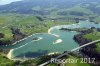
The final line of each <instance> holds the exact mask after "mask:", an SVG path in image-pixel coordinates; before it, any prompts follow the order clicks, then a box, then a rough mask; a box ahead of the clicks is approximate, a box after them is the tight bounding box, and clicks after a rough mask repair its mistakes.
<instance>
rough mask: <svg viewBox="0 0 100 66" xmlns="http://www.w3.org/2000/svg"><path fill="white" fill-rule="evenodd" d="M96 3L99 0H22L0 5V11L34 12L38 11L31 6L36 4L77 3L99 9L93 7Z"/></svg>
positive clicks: (59, 5)
mask: <svg viewBox="0 0 100 66" xmlns="http://www.w3.org/2000/svg"><path fill="white" fill-rule="evenodd" d="M93 2H94V3H93ZM98 3H100V0H61V1H60V0H59V1H58V0H52V1H51V0H23V1H18V2H12V3H10V4H7V5H2V6H0V13H21V14H35V13H38V11H36V10H34V9H32V8H33V7H36V6H39V7H41V9H44V8H49V7H55V6H56V8H70V7H73V6H75V5H78V4H80V6H86V5H90V6H88V7H86V8H89V9H91V10H94V9H98V10H99V11H100V9H99V8H95V7H96V6H95V5H96V4H98Z"/></svg>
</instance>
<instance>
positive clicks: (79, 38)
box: [73, 28, 100, 66]
mask: <svg viewBox="0 0 100 66" xmlns="http://www.w3.org/2000/svg"><path fill="white" fill-rule="evenodd" d="M92 29H93V28H92ZM92 29H91V30H90V31H88V30H87V31H86V32H85V31H82V33H81V34H78V35H75V36H74V38H73V39H74V40H75V41H76V42H78V44H79V45H84V44H86V43H89V42H92V40H89V39H87V38H84V37H83V35H84V34H87V33H90V32H91V31H92ZM97 30H98V31H100V28H97ZM96 47H97V46H96V43H94V44H92V45H89V46H86V47H84V48H82V49H80V52H81V53H82V54H84V55H85V56H86V57H90V58H95V64H92V65H96V66H99V65H100V63H97V62H98V61H100V53H99V52H98V51H97V50H96Z"/></svg>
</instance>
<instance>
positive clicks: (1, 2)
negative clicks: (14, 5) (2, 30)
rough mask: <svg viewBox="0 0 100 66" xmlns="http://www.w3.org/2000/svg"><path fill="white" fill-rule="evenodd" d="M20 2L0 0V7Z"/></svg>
mask: <svg viewBox="0 0 100 66" xmlns="http://www.w3.org/2000/svg"><path fill="white" fill-rule="evenodd" d="M15 1H21V0H0V5H5V4H9V3H11V2H15Z"/></svg>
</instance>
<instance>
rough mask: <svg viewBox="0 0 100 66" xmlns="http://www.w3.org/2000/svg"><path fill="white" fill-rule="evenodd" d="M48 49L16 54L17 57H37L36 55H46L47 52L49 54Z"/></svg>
mask: <svg viewBox="0 0 100 66" xmlns="http://www.w3.org/2000/svg"><path fill="white" fill-rule="evenodd" d="M48 52H49V51H48V50H38V51H36V52H31V51H29V52H27V53H22V54H20V55H18V56H16V57H17V58H18V57H19V58H21V57H22V58H23V57H26V58H35V57H37V56H38V57H39V56H42V55H46V54H48Z"/></svg>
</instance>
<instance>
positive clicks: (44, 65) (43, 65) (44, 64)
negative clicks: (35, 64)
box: [39, 39, 100, 66]
mask: <svg viewBox="0 0 100 66" xmlns="http://www.w3.org/2000/svg"><path fill="white" fill-rule="evenodd" d="M97 42H100V39H99V40H95V41H92V42H89V43H86V44H84V45H82V46H79V47H76V48H74V49H72V50H70V51H68V52H65V53H63V54H61V55H59V56H57V57H56V58H55V59H58V58H61V57H63V56H65V55H67V54H68V53H70V52H74V51H76V50H78V49H81V48H83V47H86V46H89V45H91V44H94V43H97ZM50 62H51V60H49V61H47V62H45V63H43V64H41V65H39V66H46V65H47V64H49V63H50Z"/></svg>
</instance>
